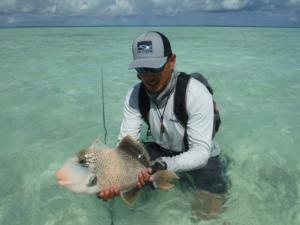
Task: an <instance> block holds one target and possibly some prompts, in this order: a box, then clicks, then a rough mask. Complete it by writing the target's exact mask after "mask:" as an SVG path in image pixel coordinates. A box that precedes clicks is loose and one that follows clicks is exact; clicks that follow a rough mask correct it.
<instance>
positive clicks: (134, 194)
mask: <svg viewBox="0 0 300 225" xmlns="http://www.w3.org/2000/svg"><path fill="white" fill-rule="evenodd" d="M139 193H140V189H139V188H138V187H134V188H133V189H131V190H130V191H127V192H121V198H122V199H123V201H124V202H125V203H126V204H128V205H129V206H133V203H134V202H135V200H136V199H137V198H138V196H139Z"/></svg>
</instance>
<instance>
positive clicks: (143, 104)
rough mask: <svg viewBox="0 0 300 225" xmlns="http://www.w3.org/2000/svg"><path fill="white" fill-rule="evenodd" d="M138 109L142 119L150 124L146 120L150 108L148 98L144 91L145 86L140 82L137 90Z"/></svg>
mask: <svg viewBox="0 0 300 225" xmlns="http://www.w3.org/2000/svg"><path fill="white" fill-rule="evenodd" d="M139 109H140V113H141V115H142V118H143V120H144V121H145V123H146V124H147V125H148V127H149V126H150V125H149V120H148V113H149V110H150V99H149V97H148V95H147V93H146V90H145V86H144V84H143V83H142V82H141V83H140V90H139Z"/></svg>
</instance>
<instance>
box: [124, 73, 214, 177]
mask: <svg viewBox="0 0 300 225" xmlns="http://www.w3.org/2000/svg"><path fill="white" fill-rule="evenodd" d="M139 88H140V84H137V85H135V86H134V87H133V88H132V89H131V90H130V91H129V92H128V94H127V96H126V99H125V104H124V112H123V121H122V125H121V129H120V134H119V137H118V139H119V140H121V139H122V138H123V137H125V136H126V135H131V136H132V137H133V138H134V139H136V140H138V139H139V137H140V133H141V125H142V123H143V119H142V115H141V113H140V110H139V104H138V98H139ZM164 108H165V109H164ZM186 109H187V113H188V121H187V137H188V147H189V148H188V150H187V151H185V147H184V142H183V136H184V131H185V130H184V128H183V126H182V125H181V124H180V122H179V121H178V120H177V118H176V116H175V114H174V92H173V93H172V94H171V95H170V97H169V99H168V102H167V104H166V105H163V106H161V107H159V108H158V107H157V106H156V105H155V104H154V103H153V102H152V101H150V111H149V117H148V119H149V124H150V128H151V133H152V136H153V139H154V141H155V142H156V143H157V144H159V145H160V146H162V147H163V148H166V149H169V150H171V151H175V152H178V153H180V154H178V155H176V156H173V157H162V159H163V160H164V161H165V162H166V164H167V168H168V169H169V170H172V171H178V172H181V171H189V170H194V169H198V168H202V167H204V166H205V165H206V163H207V161H208V159H209V157H211V156H216V155H218V154H219V153H220V149H219V148H216V147H215V146H217V145H215V144H214V143H213V141H212V130H213V118H214V112H213V100H212V96H211V94H210V93H209V91H208V90H207V88H206V87H205V86H204V85H203V84H202V83H201V82H199V81H197V80H195V79H194V78H191V79H190V81H189V83H188V86H187V93H186ZM163 111H164V112H163ZM162 114H163V125H164V127H165V130H166V132H164V133H163V134H161V131H160V129H161V115H162Z"/></svg>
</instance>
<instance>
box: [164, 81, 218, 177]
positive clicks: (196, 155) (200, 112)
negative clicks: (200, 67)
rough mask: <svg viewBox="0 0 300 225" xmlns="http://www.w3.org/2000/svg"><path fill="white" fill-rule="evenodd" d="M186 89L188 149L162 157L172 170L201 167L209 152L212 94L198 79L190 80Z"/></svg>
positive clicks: (211, 125)
mask: <svg viewBox="0 0 300 225" xmlns="http://www.w3.org/2000/svg"><path fill="white" fill-rule="evenodd" d="M196 82H197V83H196ZM199 85H201V86H199ZM187 91H188V92H187V101H186V107H187V112H188V116H189V119H188V123H187V135H188V143H189V150H188V151H186V152H184V153H181V154H180V155H177V156H174V157H162V159H163V160H164V161H165V162H166V164H167V169H169V170H172V171H189V170H194V169H198V168H202V167H204V166H205V165H206V163H207V161H208V159H209V157H210V153H211V143H212V130H213V117H214V112H213V101H212V96H211V94H210V93H209V92H208V91H207V89H206V88H205V87H204V86H203V85H202V84H200V83H199V82H198V81H194V82H193V83H192V82H190V83H189V86H188V89H187Z"/></svg>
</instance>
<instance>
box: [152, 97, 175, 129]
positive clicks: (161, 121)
mask: <svg viewBox="0 0 300 225" xmlns="http://www.w3.org/2000/svg"><path fill="white" fill-rule="evenodd" d="M172 93H173V91H171V92H170V94H169V95H168V98H167V102H166V104H165V106H164V109H163V112H162V113H161V112H160V111H159V108H158V105H157V103H156V102H154V104H155V106H156V109H157V113H158V116H159V118H160V135H162V134H163V133H165V132H167V130H166V128H165V126H164V123H163V120H164V115H165V111H166V108H167V105H168V102H169V98H170V96H171V94H172Z"/></svg>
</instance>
